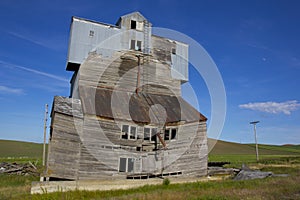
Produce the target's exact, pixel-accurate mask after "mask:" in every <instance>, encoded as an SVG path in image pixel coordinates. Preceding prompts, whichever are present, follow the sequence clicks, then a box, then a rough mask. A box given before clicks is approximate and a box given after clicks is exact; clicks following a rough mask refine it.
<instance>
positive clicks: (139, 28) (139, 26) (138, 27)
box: [136, 22, 144, 31]
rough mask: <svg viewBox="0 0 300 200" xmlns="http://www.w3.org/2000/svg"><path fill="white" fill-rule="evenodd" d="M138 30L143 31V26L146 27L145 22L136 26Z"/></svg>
mask: <svg viewBox="0 0 300 200" xmlns="http://www.w3.org/2000/svg"><path fill="white" fill-rule="evenodd" d="M136 25H137V26H136V30H138V31H143V26H144V23H143V22H137V24H136Z"/></svg>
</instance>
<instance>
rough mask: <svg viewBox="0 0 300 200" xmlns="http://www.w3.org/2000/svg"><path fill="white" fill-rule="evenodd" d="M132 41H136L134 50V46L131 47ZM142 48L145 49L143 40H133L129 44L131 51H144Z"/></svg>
mask: <svg viewBox="0 0 300 200" xmlns="http://www.w3.org/2000/svg"><path fill="white" fill-rule="evenodd" d="M132 41H134V48H132V46H131V43H132ZM138 42H141V46H140V49H139V48H138V45H137V43H138ZM142 47H143V41H142V40H133V39H131V40H130V42H129V49H130V50H135V51H142Z"/></svg>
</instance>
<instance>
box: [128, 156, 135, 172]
mask: <svg viewBox="0 0 300 200" xmlns="http://www.w3.org/2000/svg"><path fill="white" fill-rule="evenodd" d="M133 166H134V159H133V158H128V165H127V172H133Z"/></svg>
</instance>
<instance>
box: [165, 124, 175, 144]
mask: <svg viewBox="0 0 300 200" xmlns="http://www.w3.org/2000/svg"><path fill="white" fill-rule="evenodd" d="M166 130H169V139H168V140H166V138H165V132H166ZM172 130H176V135H175V138H173V139H172ZM163 138H164V141H166V142H168V141H174V140H177V138H178V128H177V127H167V128H166V129H165V131H164V137H163Z"/></svg>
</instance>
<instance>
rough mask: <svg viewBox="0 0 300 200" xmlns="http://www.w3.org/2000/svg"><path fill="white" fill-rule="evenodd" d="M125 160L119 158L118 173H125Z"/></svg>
mask: <svg viewBox="0 0 300 200" xmlns="http://www.w3.org/2000/svg"><path fill="white" fill-rule="evenodd" d="M126 162H127V158H120V163H119V172H126Z"/></svg>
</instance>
